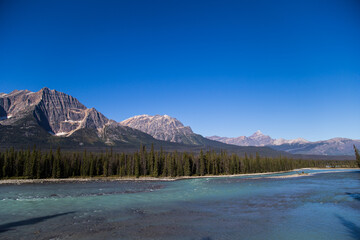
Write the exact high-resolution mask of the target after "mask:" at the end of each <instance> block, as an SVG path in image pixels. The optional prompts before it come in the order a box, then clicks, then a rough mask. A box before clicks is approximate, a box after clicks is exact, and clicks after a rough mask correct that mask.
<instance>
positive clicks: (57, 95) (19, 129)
mask: <svg viewBox="0 0 360 240" xmlns="http://www.w3.org/2000/svg"><path fill="white" fill-rule="evenodd" d="M0 135H1V142H2V144H3V145H9V146H11V144H12V145H18V144H22V146H26V144H27V145H29V144H31V143H33V144H34V143H38V144H42V145H49V144H53V145H56V144H59V145H64V146H66V147H79V146H83V145H85V146H98V147H104V146H114V145H134V144H136V145H139V144H141V143H142V142H149V141H153V140H155V139H153V138H152V137H151V136H150V135H148V134H145V133H143V132H141V131H138V130H136V129H132V128H129V127H126V126H123V125H121V124H119V123H117V122H115V121H113V120H109V119H108V118H106V117H105V116H104V115H103V114H101V113H100V112H98V111H97V110H96V109H94V108H86V107H85V106H84V105H83V104H81V103H80V102H79V101H78V100H77V99H76V98H74V97H72V96H70V95H67V94H65V93H62V92H58V91H56V90H50V89H48V88H43V89H41V90H40V91H38V92H30V91H28V90H21V91H18V90H15V91H13V92H11V93H9V94H1V95H0ZM155 144H156V142H155Z"/></svg>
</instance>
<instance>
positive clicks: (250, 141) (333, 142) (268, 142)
mask: <svg viewBox="0 0 360 240" xmlns="http://www.w3.org/2000/svg"><path fill="white" fill-rule="evenodd" d="M207 138H208V139H211V140H214V141H220V142H223V143H227V144H234V145H237V146H268V147H271V148H273V149H276V150H281V151H285V152H289V153H292V154H314V155H353V154H354V149H353V145H356V146H360V140H353V139H348V138H332V139H329V140H324V141H316V142H310V141H307V140H305V139H303V138H297V139H291V140H286V139H283V138H279V139H273V138H271V137H270V136H267V135H264V134H262V133H261V132H260V131H257V132H255V133H254V134H253V135H251V136H249V137H246V136H241V137H237V138H227V137H219V136H211V137H207Z"/></svg>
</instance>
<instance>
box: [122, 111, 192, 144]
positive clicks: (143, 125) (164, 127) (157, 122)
mask: <svg viewBox="0 0 360 240" xmlns="http://www.w3.org/2000/svg"><path fill="white" fill-rule="evenodd" d="M121 124H122V125H124V126H128V127H131V128H135V129H137V130H140V131H142V132H145V133H147V134H150V135H151V136H153V137H154V138H156V139H159V140H164V141H170V142H181V143H184V142H186V143H187V142H193V139H192V138H193V137H194V135H195V134H194V132H193V131H192V130H191V128H190V127H188V126H184V125H183V124H182V123H181V122H180V121H179V120H177V119H176V118H173V117H170V116H169V115H154V116H150V115H146V114H144V115H138V116H134V117H131V118H129V119H126V120H124V121H122V122H121Z"/></svg>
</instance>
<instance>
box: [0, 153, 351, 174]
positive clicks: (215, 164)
mask: <svg viewBox="0 0 360 240" xmlns="http://www.w3.org/2000/svg"><path fill="white" fill-rule="evenodd" d="M356 166H357V164H356V161H325V160H293V159H288V158H285V157H279V158H267V157H260V156H259V155H258V154H256V155H255V156H252V155H249V156H248V155H246V154H245V156H244V157H239V156H238V155H235V154H227V153H226V152H224V151H223V152H221V153H216V152H214V151H208V152H205V153H204V152H203V151H201V152H200V154H193V153H186V152H184V153H179V152H176V151H175V152H172V153H165V152H163V151H162V150H160V151H154V148H153V147H152V148H151V149H150V151H147V150H146V148H145V147H141V148H140V150H139V151H137V152H135V153H113V152H112V150H110V151H106V152H103V153H92V152H86V151H84V152H74V153H69V152H62V151H61V150H60V148H58V149H57V150H55V151H52V150H50V151H46V152H43V151H41V150H40V149H37V148H36V147H34V148H33V149H32V150H30V149H28V150H15V149H14V148H10V149H8V150H6V151H3V152H0V178H68V177H95V176H105V177H107V176H118V177H125V176H135V177H140V176H152V177H177V176H204V175H222V174H242V173H261V172H275V171H287V170H292V169H296V168H304V167H356Z"/></svg>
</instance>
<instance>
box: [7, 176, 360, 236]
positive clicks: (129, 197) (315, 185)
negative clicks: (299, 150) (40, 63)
mask: <svg viewBox="0 0 360 240" xmlns="http://www.w3.org/2000/svg"><path fill="white" fill-rule="evenodd" d="M306 172H312V173H314V172H328V171H327V170H306ZM287 174H293V173H284V174H280V175H287ZM278 175H279V174H278ZM0 239H202V240H204V239H207V240H210V239H295V240H296V239H326V240H331V239H339V240H347V239H357V240H359V239H360V171H358V170H342V171H341V172H332V171H331V172H330V173H326V174H325V173H321V174H315V175H312V176H304V177H298V178H282V179H274V178H267V177H265V178H260V179H257V178H256V179H255V178H254V177H231V178H225V177H224V178H201V179H188V180H180V181H175V182H162V181H137V182H136V181H115V182H99V181H94V182H82V183H46V184H23V185H2V186H0Z"/></svg>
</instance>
